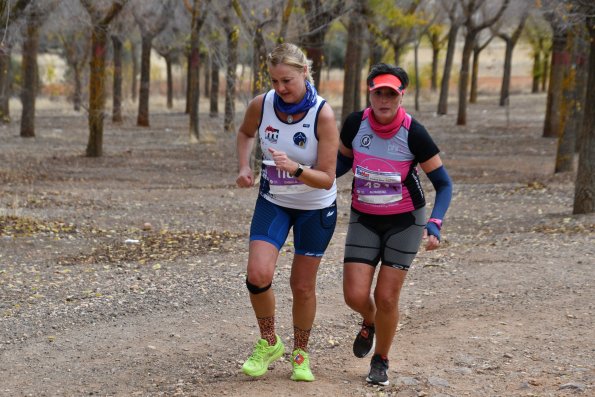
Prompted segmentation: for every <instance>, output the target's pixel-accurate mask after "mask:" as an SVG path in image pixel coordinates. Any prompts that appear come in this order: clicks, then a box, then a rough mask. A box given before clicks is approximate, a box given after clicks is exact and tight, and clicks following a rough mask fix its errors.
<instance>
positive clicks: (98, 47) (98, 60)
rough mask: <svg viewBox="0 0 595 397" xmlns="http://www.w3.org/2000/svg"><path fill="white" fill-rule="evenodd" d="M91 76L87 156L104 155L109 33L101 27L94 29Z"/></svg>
mask: <svg viewBox="0 0 595 397" xmlns="http://www.w3.org/2000/svg"><path fill="white" fill-rule="evenodd" d="M91 46H92V53H91V75H90V77H89V141H88V142H87V156H88V157H101V155H102V154H103V117H104V113H103V111H104V107H105V56H106V53H107V33H106V30H105V29H104V28H102V27H100V26H96V27H95V28H94V29H93V37H92V44H91Z"/></svg>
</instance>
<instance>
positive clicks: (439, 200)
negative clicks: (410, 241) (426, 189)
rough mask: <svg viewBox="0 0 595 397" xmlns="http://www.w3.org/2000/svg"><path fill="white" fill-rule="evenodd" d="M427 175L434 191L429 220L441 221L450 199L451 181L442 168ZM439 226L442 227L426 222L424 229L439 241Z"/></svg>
mask: <svg viewBox="0 0 595 397" xmlns="http://www.w3.org/2000/svg"><path fill="white" fill-rule="evenodd" d="M427 175H428V178H429V179H430V182H432V185H433V186H434V189H435V190H436V199H435V200H434V208H433V209H432V214H431V215H430V219H439V220H441V221H442V220H443V219H444V216H445V215H446V211H447V210H448V206H449V205H450V200H451V198H452V181H451V180H450V177H449V176H448V173H447V172H446V169H445V168H444V166H441V167H439V168H437V169H435V170H434V171H432V172H430V173H428V174H427ZM441 226H442V225H437V224H435V223H433V222H428V224H427V225H426V229H427V230H428V233H429V234H432V235H434V236H436V238H438V240H440V227H441Z"/></svg>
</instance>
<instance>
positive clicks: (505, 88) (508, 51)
mask: <svg viewBox="0 0 595 397" xmlns="http://www.w3.org/2000/svg"><path fill="white" fill-rule="evenodd" d="M502 40H504V42H505V43H506V47H505V50H504V72H503V74H502V85H501V86H500V102H499V105H500V106H505V105H506V104H507V103H508V97H509V96H510V76H511V74H512V51H513V50H514V45H515V44H516V43H514V42H513V41H512V39H511V38H509V37H506V38H504V37H502Z"/></svg>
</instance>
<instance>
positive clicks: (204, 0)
mask: <svg viewBox="0 0 595 397" xmlns="http://www.w3.org/2000/svg"><path fill="white" fill-rule="evenodd" d="M189 1H190V0H185V2H186V3H187V5H186V8H189V4H188V2H189ZM209 3H210V0H194V3H193V4H192V7H191V11H192V22H191V28H190V29H191V31H190V57H189V62H188V86H189V101H188V106H189V114H190V125H189V132H190V142H191V143H196V142H198V140H199V136H200V133H199V132H200V129H199V118H198V105H199V101H200V30H201V29H202V25H203V24H204V21H205V19H206V16H207V9H208V6H209Z"/></svg>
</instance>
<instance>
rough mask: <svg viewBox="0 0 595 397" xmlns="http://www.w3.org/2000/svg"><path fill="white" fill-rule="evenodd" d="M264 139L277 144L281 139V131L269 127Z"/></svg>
mask: <svg viewBox="0 0 595 397" xmlns="http://www.w3.org/2000/svg"><path fill="white" fill-rule="evenodd" d="M264 138H265V139H266V140H267V141H269V142H271V143H277V140H278V139H279V130H278V129H276V128H273V127H271V126H270V125H269V126H268V127H267V128H265V130H264Z"/></svg>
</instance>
